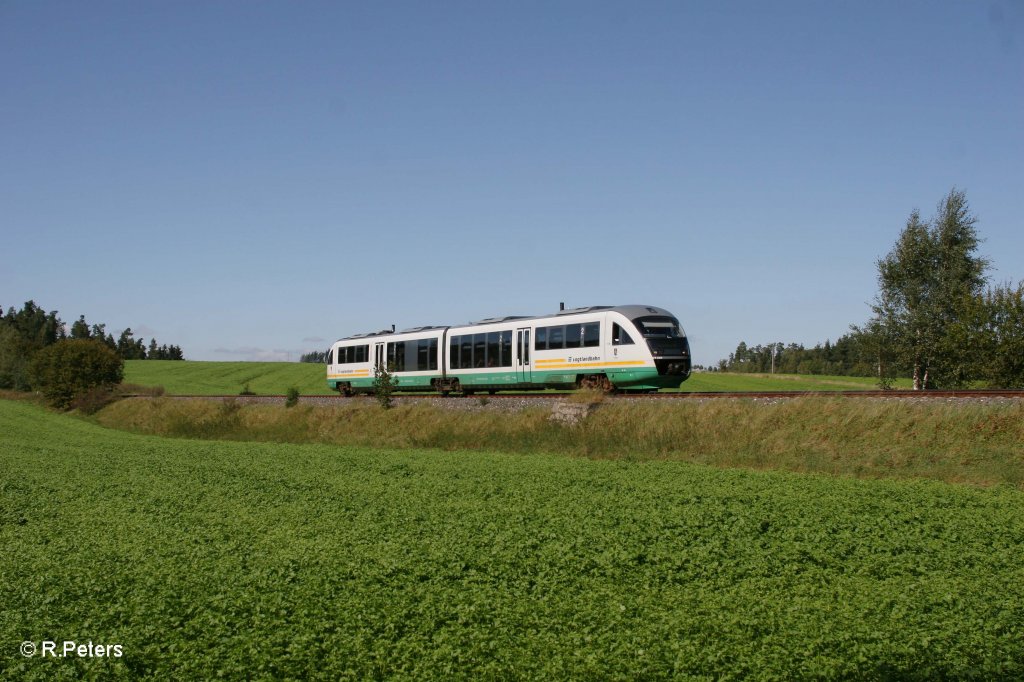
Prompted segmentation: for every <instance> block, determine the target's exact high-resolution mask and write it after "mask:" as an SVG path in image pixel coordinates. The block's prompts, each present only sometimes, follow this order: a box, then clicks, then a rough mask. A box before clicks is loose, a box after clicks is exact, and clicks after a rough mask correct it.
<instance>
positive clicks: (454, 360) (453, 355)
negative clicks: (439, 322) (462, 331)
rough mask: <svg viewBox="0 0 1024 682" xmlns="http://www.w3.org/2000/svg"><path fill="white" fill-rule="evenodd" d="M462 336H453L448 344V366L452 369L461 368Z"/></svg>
mask: <svg viewBox="0 0 1024 682" xmlns="http://www.w3.org/2000/svg"><path fill="white" fill-rule="evenodd" d="M461 338H462V337H461V336H453V337H452V338H451V341H450V342H449V344H448V365H449V366H450V367H451V368H452V369H458V368H459V340H460V339H461Z"/></svg>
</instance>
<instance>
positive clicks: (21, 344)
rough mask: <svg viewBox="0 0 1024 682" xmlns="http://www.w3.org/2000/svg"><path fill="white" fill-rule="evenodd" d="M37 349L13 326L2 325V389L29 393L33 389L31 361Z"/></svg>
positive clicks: (0, 377) (0, 358)
mask: <svg viewBox="0 0 1024 682" xmlns="http://www.w3.org/2000/svg"><path fill="white" fill-rule="evenodd" d="M36 350H37V349H35V348H33V347H32V345H31V344H29V343H28V341H26V340H25V339H23V338H22V336H21V334H19V333H18V330H17V329H15V328H14V327H12V326H8V325H0V388H10V389H14V390H15V391H27V390H29V389H30V388H32V382H31V380H30V378H29V372H28V365H29V359H30V358H31V357H32V354H33V353H35V352H36Z"/></svg>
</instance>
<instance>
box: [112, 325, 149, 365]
mask: <svg viewBox="0 0 1024 682" xmlns="http://www.w3.org/2000/svg"><path fill="white" fill-rule="evenodd" d="M117 354H118V355H120V356H121V357H122V358H124V359H125V360H145V359H146V345H145V344H144V343H143V341H142V339H138V340H136V339H135V338H134V335H133V334H132V328H131V327H128V328H126V329H125V330H124V331H123V332H121V336H120V337H119V338H118V339H117Z"/></svg>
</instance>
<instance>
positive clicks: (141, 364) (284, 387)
mask: <svg viewBox="0 0 1024 682" xmlns="http://www.w3.org/2000/svg"><path fill="white" fill-rule="evenodd" d="M124 381H125V383H127V384H136V385H139V386H163V387H164V389H165V390H166V391H167V393H168V394H170V395H235V394H237V393H239V391H241V390H242V387H243V386H245V385H246V384H248V385H249V388H250V390H252V391H253V392H254V393H257V394H260V395H284V394H285V393H286V392H287V391H288V389H289V388H291V387H295V388H297V389H299V392H300V393H301V394H302V395H328V394H332V393H334V391H331V390H329V389H328V388H327V375H326V371H325V368H324V366H323V365H321V364H317V363H301V362H202V361H186V362H175V361H171V360H128V361H127V362H125V367H124ZM897 386H898V387H902V388H909V387H910V382H909V380H905V381H901V382H897ZM874 388H877V385H876V382H875V380H874V379H871V378H865V377H830V376H811V375H796V374H788V375H783V374H776V375H766V374H728V373H724V372H697V373H695V374H693V375H692V376H691V377H690V378H689V379H688V380H686V381H685V382H684V383H683V385H682V387H681V389H680V390H683V391H845V390H858V389H874Z"/></svg>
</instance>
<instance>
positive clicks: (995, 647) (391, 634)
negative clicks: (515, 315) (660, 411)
mask: <svg viewBox="0 0 1024 682" xmlns="http://www.w3.org/2000/svg"><path fill="white" fill-rule="evenodd" d="M0 424H2V425H3V428H2V429H0V678H2V679H19V680H20V679H25V680H44V679H47V680H48V679H55V678H56V679H77V678H85V679H161V680H162V679H213V678H217V677H226V678H229V679H246V678H266V679H278V678H287V679H329V680H335V679H367V678H372V679H380V678H401V679H442V678H444V679H448V678H454V679H479V678H484V679H509V678H527V679H665V678H674V679H740V678H742V679H754V680H762V679H763V680H768V679H921V680H925V679H929V680H930V679H986V680H987V679H1020V678H1021V677H1024V563H1022V562H1021V560H1020V558H1021V556H1022V555H1024V494H1022V493H1021V492H1019V491H1017V490H1014V489H1011V488H1009V487H997V488H990V489H977V488H969V487H961V486H954V485H948V484H943V483H934V482H898V481H862V480H851V479H842V478H831V477H825V476H814V475H800V474H789V473H770V472H747V471H738V470H719V469H713V468H709V467H704V466H699V465H693V464H686V463H679V462H642V463H638V462H623V461H607V460H603V461H597V460H589V459H579V458H569V457H565V456H561V455H552V454H495V453H488V452H470V451H464V450H463V451H454V452H442V451H438V450H418V451H417V450H388V449H378V448H351V447H339V446H330V445H286V444H273V443H251V442H249V443H247V442H211V441H200V440H186V439H165V438H160V437H155V436H144V435H136V434H129V433H125V432H120V431H114V430H110V429H104V428H101V427H99V426H96V425H94V424H92V423H89V422H86V421H83V420H80V419H76V418H73V417H68V416H63V415H56V414H53V413H50V412H47V411H44V410H42V409H41V408H38V407H35V406H33V405H30V404H27V403H18V402H11V401H0ZM65 640H68V641H74V642H75V643H76V644H86V643H88V642H92V643H93V644H94V645H118V646H119V647H120V648H119V649H116V650H115V651H120V652H121V656H113V655H109V656H103V657H94V658H83V657H78V656H69V657H65V658H54V657H43V656H42V654H41V653H40V649H41V648H42V647H43V646H44V643H45V642H48V641H55V642H58V643H61V642H63V641H65ZM25 642H27V643H30V644H31V645H32V646H35V647H37V651H36V652H35V655H34V656H31V657H25V656H23V655H22V654H21V653H20V651H21V650H23V649H22V648H21V647H23V646H24V645H23V643H25ZM30 649H31V647H30Z"/></svg>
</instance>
